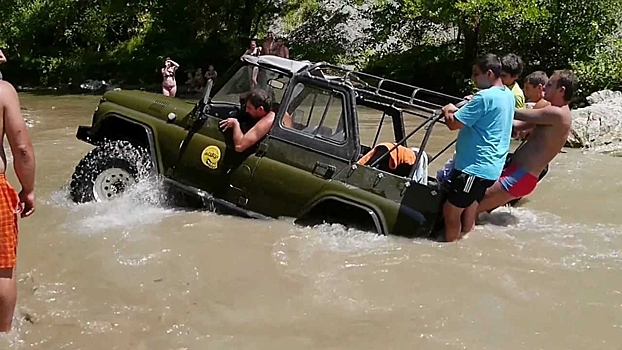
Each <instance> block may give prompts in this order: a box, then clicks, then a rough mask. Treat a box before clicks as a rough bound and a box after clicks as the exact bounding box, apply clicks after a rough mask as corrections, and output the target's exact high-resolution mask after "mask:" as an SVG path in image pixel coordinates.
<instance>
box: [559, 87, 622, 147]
mask: <svg viewBox="0 0 622 350" xmlns="http://www.w3.org/2000/svg"><path fill="white" fill-rule="evenodd" d="M587 102H588V106H586V107H583V108H578V109H575V110H573V111H572V119H573V120H572V134H571V135H570V137H568V141H567V142H566V146H567V147H572V148H594V149H597V150H600V151H612V150H616V149H622V118H621V117H622V92H620V91H611V90H602V91H597V92H594V93H592V94H591V95H590V96H588V97H587Z"/></svg>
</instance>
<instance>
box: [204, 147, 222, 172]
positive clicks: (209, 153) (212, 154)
mask: <svg viewBox="0 0 622 350" xmlns="http://www.w3.org/2000/svg"><path fill="white" fill-rule="evenodd" d="M219 160H220V148H218V147H216V146H207V147H205V149H204V150H203V152H202V153H201V161H202V162H203V164H204V165H205V166H206V167H208V168H210V169H216V168H218V161H219Z"/></svg>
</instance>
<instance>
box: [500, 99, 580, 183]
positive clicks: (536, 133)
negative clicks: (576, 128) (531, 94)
mask: <svg viewBox="0 0 622 350" xmlns="http://www.w3.org/2000/svg"><path fill="white" fill-rule="evenodd" d="M546 108H549V109H551V108H555V109H557V110H555V112H556V113H559V116H560V122H558V123H555V124H552V125H536V126H535V127H534V129H533V131H532V133H531V135H530V136H529V138H528V139H527V142H526V143H525V144H524V145H523V146H522V147H520V148H519V149H518V150H517V151H516V152H515V153H514V155H513V157H512V162H513V163H516V164H518V165H519V166H521V167H523V168H525V169H526V170H527V171H528V172H529V173H531V174H532V175H534V176H539V175H540V172H542V170H543V169H544V168H545V167H546V165H547V164H549V163H550V162H551V160H553V158H555V156H557V155H558V154H559V152H560V151H561V149H562V148H563V147H564V145H565V144H566V140H567V139H568V135H569V134H570V129H571V127H572V118H571V113H570V109H569V108H568V105H565V106H562V107H555V106H549V107H546Z"/></svg>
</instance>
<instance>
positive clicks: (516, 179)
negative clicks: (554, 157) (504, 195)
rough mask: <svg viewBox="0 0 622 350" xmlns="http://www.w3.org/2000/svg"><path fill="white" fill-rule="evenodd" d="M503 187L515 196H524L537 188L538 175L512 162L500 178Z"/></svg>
mask: <svg viewBox="0 0 622 350" xmlns="http://www.w3.org/2000/svg"><path fill="white" fill-rule="evenodd" d="M499 183H500V184H501V187H502V188H503V189H504V190H505V191H506V192H508V193H509V194H511V195H512V196H514V197H524V196H526V195H528V194H530V193H531V192H533V190H534V189H535V188H536V186H537V185H538V177H537V176H534V175H532V174H530V173H529V172H528V171H527V170H525V169H524V168H521V167H519V166H518V165H516V164H510V166H508V167H507V168H505V169H504V170H503V173H502V174H501V177H500V178H499Z"/></svg>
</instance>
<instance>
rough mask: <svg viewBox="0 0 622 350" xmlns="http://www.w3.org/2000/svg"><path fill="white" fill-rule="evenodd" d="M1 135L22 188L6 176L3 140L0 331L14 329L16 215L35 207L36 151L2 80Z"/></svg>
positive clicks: (24, 214) (16, 102) (16, 101)
mask: <svg viewBox="0 0 622 350" xmlns="http://www.w3.org/2000/svg"><path fill="white" fill-rule="evenodd" d="M0 118H2V119H1V122H0V135H1V138H0V140H1V141H4V136H5V134H6V137H7V140H8V141H9V145H10V147H11V153H12V154H13V167H14V169H15V174H16V175H17V178H18V179H19V182H20V184H21V186H22V190H21V192H20V193H19V195H18V194H17V192H16V191H15V190H14V189H13V187H11V185H10V184H9V182H8V181H7V179H6V177H5V175H4V174H5V172H6V168H7V161H6V154H5V152H4V147H3V146H2V145H3V142H0V158H1V162H0V332H8V331H10V330H11V323H12V321H13V313H14V311H15V303H16V301H17V284H16V281H15V277H16V276H15V265H16V262H17V260H16V259H17V216H18V215H19V214H20V213H21V217H27V216H30V215H32V213H34V211H35V192H34V190H35V154H34V150H33V148H32V142H31V140H30V137H29V136H28V130H27V128H26V123H25V122H24V119H23V118H22V115H21V112H20V106H19V99H18V97H17V92H16V91H15V89H14V88H13V85H11V84H9V83H7V82H6V81H0Z"/></svg>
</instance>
